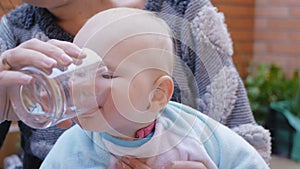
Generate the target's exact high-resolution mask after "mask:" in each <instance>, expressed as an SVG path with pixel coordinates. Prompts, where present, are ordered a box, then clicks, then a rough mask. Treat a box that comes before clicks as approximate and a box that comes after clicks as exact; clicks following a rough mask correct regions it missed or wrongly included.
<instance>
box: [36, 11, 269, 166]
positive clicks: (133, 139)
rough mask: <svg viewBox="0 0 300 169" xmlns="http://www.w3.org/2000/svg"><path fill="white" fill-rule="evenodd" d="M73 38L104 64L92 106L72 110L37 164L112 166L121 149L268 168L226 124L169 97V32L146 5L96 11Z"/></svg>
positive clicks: (154, 158) (152, 156)
mask: <svg viewBox="0 0 300 169" xmlns="http://www.w3.org/2000/svg"><path fill="white" fill-rule="evenodd" d="M74 43H75V44H77V45H78V46H79V47H82V48H83V47H85V48H89V49H92V50H93V51H95V52H96V53H97V54H98V55H99V56H101V57H102V59H103V62H104V63H105V65H106V66H107V68H108V72H106V73H104V74H103V73H101V74H99V75H97V76H96V79H95V95H96V98H97V99H96V100H97V104H98V108H99V109H98V110H97V111H95V112H89V113H84V114H82V115H79V116H78V120H77V123H78V125H75V126H73V127H72V128H70V129H69V130H68V131H66V132H65V133H64V134H63V135H62V136H61V137H60V138H59V140H58V141H57V142H56V144H55V146H54V147H53V149H52V150H51V151H50V153H49V154H48V156H47V157H46V159H45V160H44V162H43V164H42V166H41V168H56V169H57V168H63V169H66V168H85V169H86V168H116V164H117V162H118V161H119V158H120V157H122V156H129V157H135V158H138V159H139V160H140V161H142V162H144V163H145V164H146V165H147V166H149V167H150V168H154V169H155V168H163V167H164V166H166V165H167V164H169V163H170V162H172V161H175V160H177V161H178V160H181V161H198V162H202V163H203V164H204V165H205V166H206V167H207V168H209V169H217V168H222V169H226V168H228V169H232V168H241V169H248V168H249V169H255V168H268V166H267V165H266V163H265V162H264V160H263V159H262V158H261V156H260V155H259V154H258V153H257V151H256V150H255V149H254V148H253V147H252V146H251V145H249V144H248V143H247V142H246V141H244V140H243V138H241V137H240V136H238V135H237V134H235V133H234V132H232V131H231V130H230V129H228V128H227V127H225V126H223V125H221V124H220V123H218V122H216V121H214V120H212V119H210V118H209V117H207V116H206V115H203V114H202V113H201V112H199V111H197V110H194V109H192V108H190V107H187V106H185V105H182V104H180V103H175V102H171V101H170V98H171V96H172V93H173V87H174V84H173V80H172V70H173V65H174V63H173V62H174V57H175V56H174V50H175V49H174V44H173V37H172V34H171V32H170V29H169V27H168V25H167V24H166V23H165V22H164V21H163V20H161V19H160V18H158V17H157V16H155V15H154V14H153V13H150V12H146V11H143V10H139V9H128V8H115V9H110V10H107V11H104V12H101V13H98V14H97V15H95V16H94V17H92V18H91V19H90V20H89V21H88V22H87V23H86V24H85V25H84V26H83V28H82V29H81V30H80V31H79V32H78V34H77V35H76V37H75V39H74ZM175 65H176V64H175Z"/></svg>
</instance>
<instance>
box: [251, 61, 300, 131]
mask: <svg viewBox="0 0 300 169" xmlns="http://www.w3.org/2000/svg"><path fill="white" fill-rule="evenodd" d="M298 81H299V76H298V71H295V72H294V75H293V76H292V77H291V78H287V77H286V76H285V74H284V71H283V70H282V69H281V68H280V67H279V66H277V65H275V64H270V65H267V64H260V65H259V66H258V67H257V70H256V71H255V72H254V73H253V74H249V75H248V76H247V78H246V81H245V84H246V89H247V92H248V97H249V101H250V105H251V108H252V111H253V113H254V117H255V119H256V120H257V122H258V123H259V124H262V125H265V121H266V119H267V116H268V114H269V112H270V110H269V109H270V103H271V102H277V101H283V100H294V99H295V98H297V99H298V102H297V103H296V102H295V101H293V102H291V104H290V106H291V107H290V108H292V109H297V110H300V105H299V103H300V90H298ZM297 91H298V92H297ZM296 93H298V95H297V96H296ZM293 112H295V111H293ZM298 112H299V111H298ZM298 112H297V113H298Z"/></svg>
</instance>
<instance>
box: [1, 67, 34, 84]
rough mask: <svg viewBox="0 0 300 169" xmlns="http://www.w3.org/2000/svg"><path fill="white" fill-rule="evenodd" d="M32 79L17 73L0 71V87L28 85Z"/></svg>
mask: <svg viewBox="0 0 300 169" xmlns="http://www.w3.org/2000/svg"><path fill="white" fill-rule="evenodd" d="M31 79H32V77H31V76H28V75H26V74H23V73H21V72H17V71H6V70H4V71H1V72H0V86H11V85H16V84H18V85H21V84H29V83H30V81H31Z"/></svg>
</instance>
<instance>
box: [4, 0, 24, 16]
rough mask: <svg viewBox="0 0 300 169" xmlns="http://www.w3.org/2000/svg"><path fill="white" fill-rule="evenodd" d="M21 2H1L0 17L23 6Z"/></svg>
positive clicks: (12, 0)
mask: <svg viewBox="0 0 300 169" xmlns="http://www.w3.org/2000/svg"><path fill="white" fill-rule="evenodd" d="M21 2H22V1H21V0H0V17H1V16H2V15H3V14H5V13H7V12H9V11H10V10H11V9H12V8H14V7H16V6H18V5H19V4H21Z"/></svg>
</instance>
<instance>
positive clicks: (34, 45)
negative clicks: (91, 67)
mask: <svg viewBox="0 0 300 169" xmlns="http://www.w3.org/2000/svg"><path fill="white" fill-rule="evenodd" d="M55 42H56V41H55ZM56 43H57V42H56ZM56 43H54V40H52V41H51V40H50V41H48V42H43V41H40V40H38V39H31V40H29V41H26V42H24V43H22V44H21V45H19V46H18V47H17V48H25V49H29V50H32V51H36V52H37V53H41V54H43V55H45V56H47V57H50V58H53V59H55V60H56V61H57V63H58V65H62V66H67V65H69V64H70V63H71V62H72V57H74V58H77V57H78V55H79V53H80V52H79V51H78V54H74V55H68V54H67V53H66V52H65V51H64V50H63V49H62V48H61V46H62V45H61V46H59V45H55V44H56ZM65 44H66V45H65V46H64V48H67V47H68V46H69V47H70V46H73V45H74V44H71V43H65Z"/></svg>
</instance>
